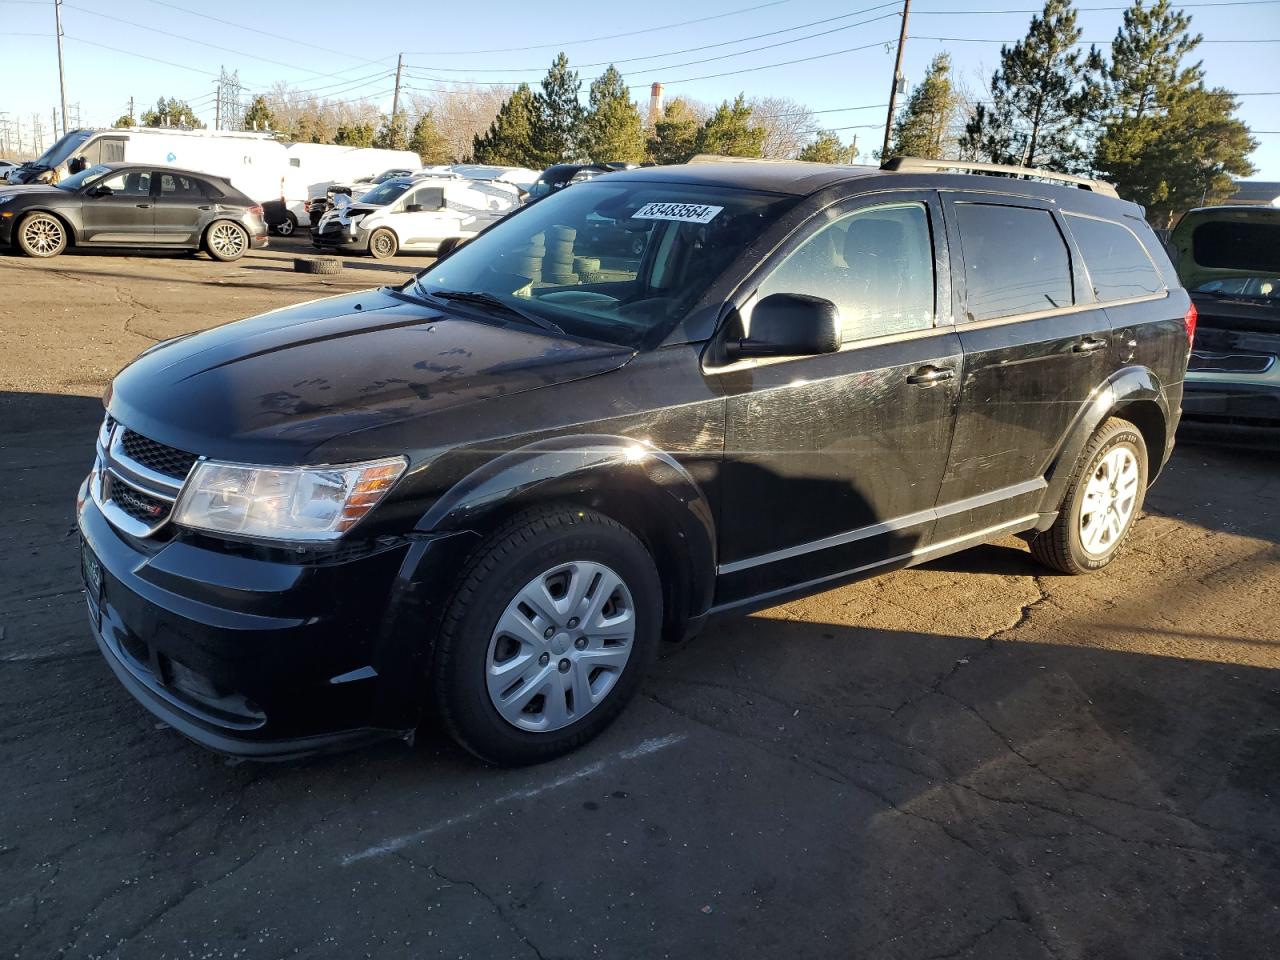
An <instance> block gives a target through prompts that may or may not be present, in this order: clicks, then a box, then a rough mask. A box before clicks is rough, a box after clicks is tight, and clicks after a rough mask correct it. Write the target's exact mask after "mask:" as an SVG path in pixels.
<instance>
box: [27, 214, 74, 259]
mask: <svg viewBox="0 0 1280 960" xmlns="http://www.w3.org/2000/svg"><path fill="white" fill-rule="evenodd" d="M17 239H18V248H19V249H20V250H21V251H22V252H23V253H25V254H26V255H27V256H28V257H40V258H44V257H56V256H57V255H58V254H60V253H61V252H62V251H63V250H65V249H67V228H66V226H64V225H63V223H62V221H61V220H59V219H58V218H57V217H55V216H54V215H53V214H51V213H32V214H29V215H28V216H26V217H24V218H23V219H22V222H21V223H19V224H18V234H17Z"/></svg>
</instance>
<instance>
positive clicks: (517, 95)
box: [471, 83, 547, 169]
mask: <svg viewBox="0 0 1280 960" xmlns="http://www.w3.org/2000/svg"><path fill="white" fill-rule="evenodd" d="M536 114H537V104H536V102H535V98H534V94H533V91H532V90H530V89H529V85H528V84H527V83H522V84H520V86H518V87H516V89H515V90H514V91H512V93H511V96H509V97H508V98H507V100H506V102H505V103H504V104H503V105H502V106H501V107H499V108H498V115H497V116H496V117H494V118H493V123H491V124H489V129H488V131H487V132H486V133H484V134H483V135H480V134H477V135H476V137H475V139H474V140H473V141H472V144H471V159H472V160H473V161H475V162H476V163H492V164H496V165H498V166H504V167H536V168H538V169H542V168H543V167H544V166H547V164H544V163H543V162H542V160H541V158H540V157H538V156H536V155H535V153H534V149H533V125H534V120H535V117H536Z"/></svg>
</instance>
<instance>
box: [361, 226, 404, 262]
mask: <svg viewBox="0 0 1280 960" xmlns="http://www.w3.org/2000/svg"><path fill="white" fill-rule="evenodd" d="M399 249H400V244H399V242H397V240H396V235H395V234H394V233H392V232H391V231H390V230H388V229H386V228H385V227H384V228H382V229H379V230H375V231H373V234H372V235H371V236H370V237H369V253H371V254H372V255H373V258H374V259H375V260H386V259H388V258H389V257H394V256H395V255H396V251H397V250H399Z"/></svg>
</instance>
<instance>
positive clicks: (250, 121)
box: [244, 94, 275, 130]
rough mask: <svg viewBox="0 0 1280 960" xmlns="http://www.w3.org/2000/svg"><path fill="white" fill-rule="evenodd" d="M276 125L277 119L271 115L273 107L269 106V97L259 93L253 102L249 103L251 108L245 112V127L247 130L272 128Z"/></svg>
mask: <svg viewBox="0 0 1280 960" xmlns="http://www.w3.org/2000/svg"><path fill="white" fill-rule="evenodd" d="M274 126H275V121H274V119H273V118H272V116H271V108H270V107H268V106H267V98H266V97H264V96H262V94H258V96H256V97H254V98H253V102H252V103H251V104H249V109H248V110H246V111H245V113H244V128H245V129H246V130H270V129H272V128H273V127H274Z"/></svg>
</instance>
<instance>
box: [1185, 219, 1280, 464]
mask: <svg viewBox="0 0 1280 960" xmlns="http://www.w3.org/2000/svg"><path fill="white" fill-rule="evenodd" d="M1171 244H1172V246H1173V248H1174V251H1175V254H1176V256H1177V263H1178V275H1179V276H1180V277H1181V278H1182V282H1183V284H1185V285H1186V287H1187V289H1188V290H1190V291H1191V299H1192V302H1194V303H1195V305H1196V309H1197V310H1198V311H1199V314H1200V319H1199V325H1198V327H1197V329H1196V343H1195V349H1194V350H1192V352H1191V363H1190V366H1189V367H1188V369H1187V384H1186V397H1185V399H1184V400H1183V424H1184V427H1185V430H1186V432H1187V433H1195V434H1198V435H1200V436H1202V437H1208V438H1212V439H1217V440H1232V441H1239V442H1245V443H1258V442H1262V443H1264V444H1275V443H1276V442H1277V441H1280V364H1277V357H1280V208H1277V207H1265V206H1227V207H1204V208H1202V209H1198V210H1192V211H1190V212H1189V213H1187V214H1186V215H1185V216H1184V217H1183V218H1182V219H1181V220H1180V221H1179V222H1178V225H1177V227H1175V228H1174V231H1173V236H1172V238H1171Z"/></svg>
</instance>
